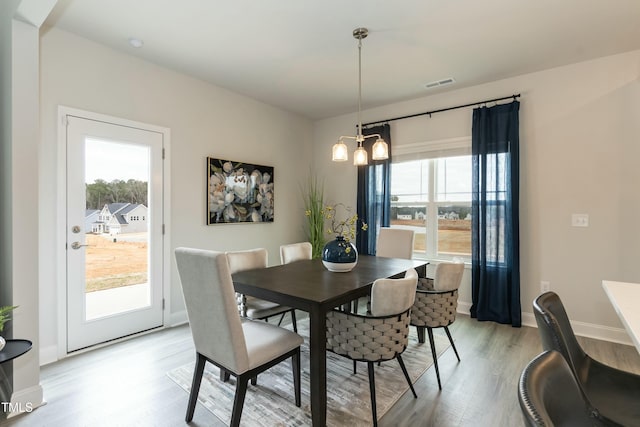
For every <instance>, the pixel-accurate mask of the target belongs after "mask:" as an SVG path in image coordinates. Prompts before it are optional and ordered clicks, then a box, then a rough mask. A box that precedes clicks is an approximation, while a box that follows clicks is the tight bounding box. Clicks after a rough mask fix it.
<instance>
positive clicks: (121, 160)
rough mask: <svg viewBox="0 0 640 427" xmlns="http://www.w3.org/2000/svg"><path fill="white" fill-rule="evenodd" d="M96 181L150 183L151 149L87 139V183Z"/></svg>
mask: <svg viewBox="0 0 640 427" xmlns="http://www.w3.org/2000/svg"><path fill="white" fill-rule="evenodd" d="M96 179H103V180H105V181H107V182H111V181H113V180H114V179H120V180H123V181H127V180H129V179H136V180H138V181H145V182H147V181H149V147H146V146H143V145H135V144H127V143H118V142H111V141H103V140H98V139H91V138H87V140H86V144H85V182H86V183H87V184H92V183H94V182H95V181H96Z"/></svg>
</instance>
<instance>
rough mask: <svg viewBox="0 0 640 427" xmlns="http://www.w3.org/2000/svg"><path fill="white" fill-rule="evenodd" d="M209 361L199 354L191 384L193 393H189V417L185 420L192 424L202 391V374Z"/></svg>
mask: <svg viewBox="0 0 640 427" xmlns="http://www.w3.org/2000/svg"><path fill="white" fill-rule="evenodd" d="M205 363H207V359H205V358H204V356H203V355H201V354H200V353H197V355H196V367H195V369H194V370H193V381H192V382H191V392H190V393H189V403H188V404H187V415H186V416H185V418H184V420H185V421H186V422H190V421H191V420H192V419H193V413H194V411H195V410H196V402H197V401H198V392H199V391H200V383H201V382H202V374H203V372H204V365H205Z"/></svg>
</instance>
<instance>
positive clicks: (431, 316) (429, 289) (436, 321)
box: [411, 262, 464, 390]
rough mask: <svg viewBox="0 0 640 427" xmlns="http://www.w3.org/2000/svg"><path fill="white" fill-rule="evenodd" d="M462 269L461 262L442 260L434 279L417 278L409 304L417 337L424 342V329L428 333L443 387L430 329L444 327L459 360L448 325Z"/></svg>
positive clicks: (452, 315) (450, 320)
mask: <svg viewBox="0 0 640 427" xmlns="http://www.w3.org/2000/svg"><path fill="white" fill-rule="evenodd" d="M463 273H464V263H456V262H441V263H439V264H438V265H437V266H436V271H435V276H434V278H433V279H426V278H421V279H419V281H418V290H417V291H416V301H415V302H414V304H413V307H412V308H411V325H412V326H415V327H416V328H417V330H418V341H419V342H421V343H423V342H424V330H425V329H426V330H427V332H428V333H429V344H430V345H431V355H432V356H433V365H434V367H435V369H436V378H437V379H438V387H439V388H440V390H442V384H441V382H440V370H439V369H438V356H437V354H436V348H435V344H434V342H433V329H434V328H444V331H445V332H446V333H447V337H448V338H449V342H450V343H451V347H453V351H454V352H455V354H456V357H457V358H458V362H459V361H460V356H459V355H458V350H457V349H456V345H455V344H454V343H453V339H452V338H451V333H450V332H449V325H450V324H452V323H453V322H454V321H455V320H456V310H457V308H458V288H459V287H460V282H461V281H462V274H463Z"/></svg>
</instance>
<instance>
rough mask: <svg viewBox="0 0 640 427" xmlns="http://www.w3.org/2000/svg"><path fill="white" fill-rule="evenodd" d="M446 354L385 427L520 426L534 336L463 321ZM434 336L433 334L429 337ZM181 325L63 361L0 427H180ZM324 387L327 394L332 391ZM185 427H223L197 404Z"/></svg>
mask: <svg viewBox="0 0 640 427" xmlns="http://www.w3.org/2000/svg"><path fill="white" fill-rule="evenodd" d="M450 329H451V333H452V335H453V337H454V339H455V340H456V346H457V348H458V352H459V353H460V357H461V359H462V361H461V362H460V363H458V362H457V360H456V358H455V355H454V354H453V351H452V349H448V350H447V351H445V352H444V353H443V354H442V355H441V356H440V358H439V365H440V376H441V379H442V391H439V390H438V384H437V382H436V378H435V372H434V370H433V368H430V369H429V370H428V371H427V372H425V374H424V375H423V376H422V377H421V378H420V379H419V380H418V381H417V383H416V392H417V393H418V396H419V397H418V399H414V398H413V396H412V395H411V393H405V395H404V396H403V397H402V398H401V399H400V401H399V402H398V403H397V404H396V405H395V406H394V407H393V408H392V409H391V410H390V411H389V412H388V413H387V414H386V415H385V416H384V417H383V418H382V420H381V422H380V423H379V425H380V426H381V427H385V426H394V427H395V426H438V427H448V426H473V427H478V426H491V427H496V426H506V427H511V426H521V425H523V423H522V417H521V413H520V407H519V404H518V399H517V383H518V378H519V375H520V372H521V370H522V368H523V367H524V366H525V365H526V363H527V362H528V361H529V360H530V359H532V358H533V357H534V356H535V355H537V354H538V353H539V352H540V351H541V346H540V341H539V338H538V331H537V329H535V328H530V327H522V328H512V327H510V326H506V325H498V324H495V323H490V322H477V321H475V320H472V319H470V318H469V317H467V316H464V315H460V316H459V317H458V319H457V320H456V322H455V323H454V324H453V325H451V327H450ZM436 333H440V332H436ZM579 340H580V342H581V344H582V345H583V348H584V349H585V350H586V351H587V353H589V354H590V355H591V356H593V357H594V358H596V359H599V360H600V361H602V362H605V363H608V364H611V365H613V366H616V367H618V368H620V369H625V370H627V371H632V372H636V373H640V354H639V353H638V352H637V351H636V349H635V347H631V346H625V345H620V344H613V343H609V342H604V341H597V340H593V339H585V338H580V339H579ZM194 360H195V357H194V350H193V343H192V341H191V335H190V332H189V329H188V327H187V326H179V327H175V328H171V329H167V330H161V331H158V332H154V333H151V334H148V335H143V336H140V337H137V338H134V339H131V340H128V341H124V342H120V343H117V344H113V345H111V346H108V347H104V348H100V349H96V350H93V351H90V352H86V353H83V354H79V355H76V356H72V357H69V358H67V359H65V360H62V361H60V362H56V363H53V364H50V365H47V366H44V367H43V368H42V373H41V383H42V386H43V388H44V394H45V399H46V400H47V402H48V403H47V404H46V405H44V406H42V407H40V408H38V409H36V410H34V411H33V412H32V413H31V414H27V415H21V416H18V417H15V418H13V419H10V420H7V421H5V422H3V423H2V424H0V425H1V426H3V427H4V426H29V427H31V426H38V427H40V426H53V427H57V426H61V427H62V426H63V427H74V426H89V427H93V426H109V427H113V426H170V427H174V426H182V425H185V423H184V414H185V410H186V406H187V394H186V393H185V392H184V391H183V390H182V389H180V388H179V387H178V386H177V385H176V384H175V383H173V382H172V381H171V380H170V379H169V378H168V377H167V376H166V372H167V371H169V370H171V369H173V368H175V367H178V366H181V365H183V364H185V363H191V362H194ZM329 386H331V385H329ZM191 425H192V426H223V425H224V424H223V423H222V422H220V421H219V420H218V419H217V418H216V417H215V416H213V415H212V414H211V413H210V412H209V411H207V410H206V409H204V408H203V407H201V406H200V405H198V406H197V407H196V411H195V416H194V419H193V422H192V423H191Z"/></svg>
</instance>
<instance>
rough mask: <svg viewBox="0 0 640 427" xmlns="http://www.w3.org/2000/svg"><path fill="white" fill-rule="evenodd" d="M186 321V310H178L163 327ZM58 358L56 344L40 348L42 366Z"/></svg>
mask: <svg viewBox="0 0 640 427" xmlns="http://www.w3.org/2000/svg"><path fill="white" fill-rule="evenodd" d="M188 322H189V319H188V318H187V311H186V310H182V311H179V312H177V313H172V314H171V315H170V316H169V322H168V324H167V325H165V326H164V327H165V328H171V327H174V326H179V325H183V324H185V323H188ZM155 330H157V328H156V329H152V330H150V331H144V332H141V333H139V334H133V335H129V336H126V337H123V338H118V339H115V340H112V341H108V342H106V343H101V344H96V345H94V346H91V347H89V348H87V349H85V350H79V351H77V352H75V353H74V354H80V353H83V352H85V351H91V350H92V349H95V348H100V347H103V346H106V345H111V344H114V343H116V342H120V341H123V340H128V339H131V338H132V337H135V336H139V335H144V334H147V333H150V332H153V331H155ZM63 357H64V356H63ZM60 359H61V357H60V356H59V355H58V348H57V346H55V345H52V346H48V347H43V348H40V366H44V365H47V364H49V363H53V362H57V361H58V360H60Z"/></svg>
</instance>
